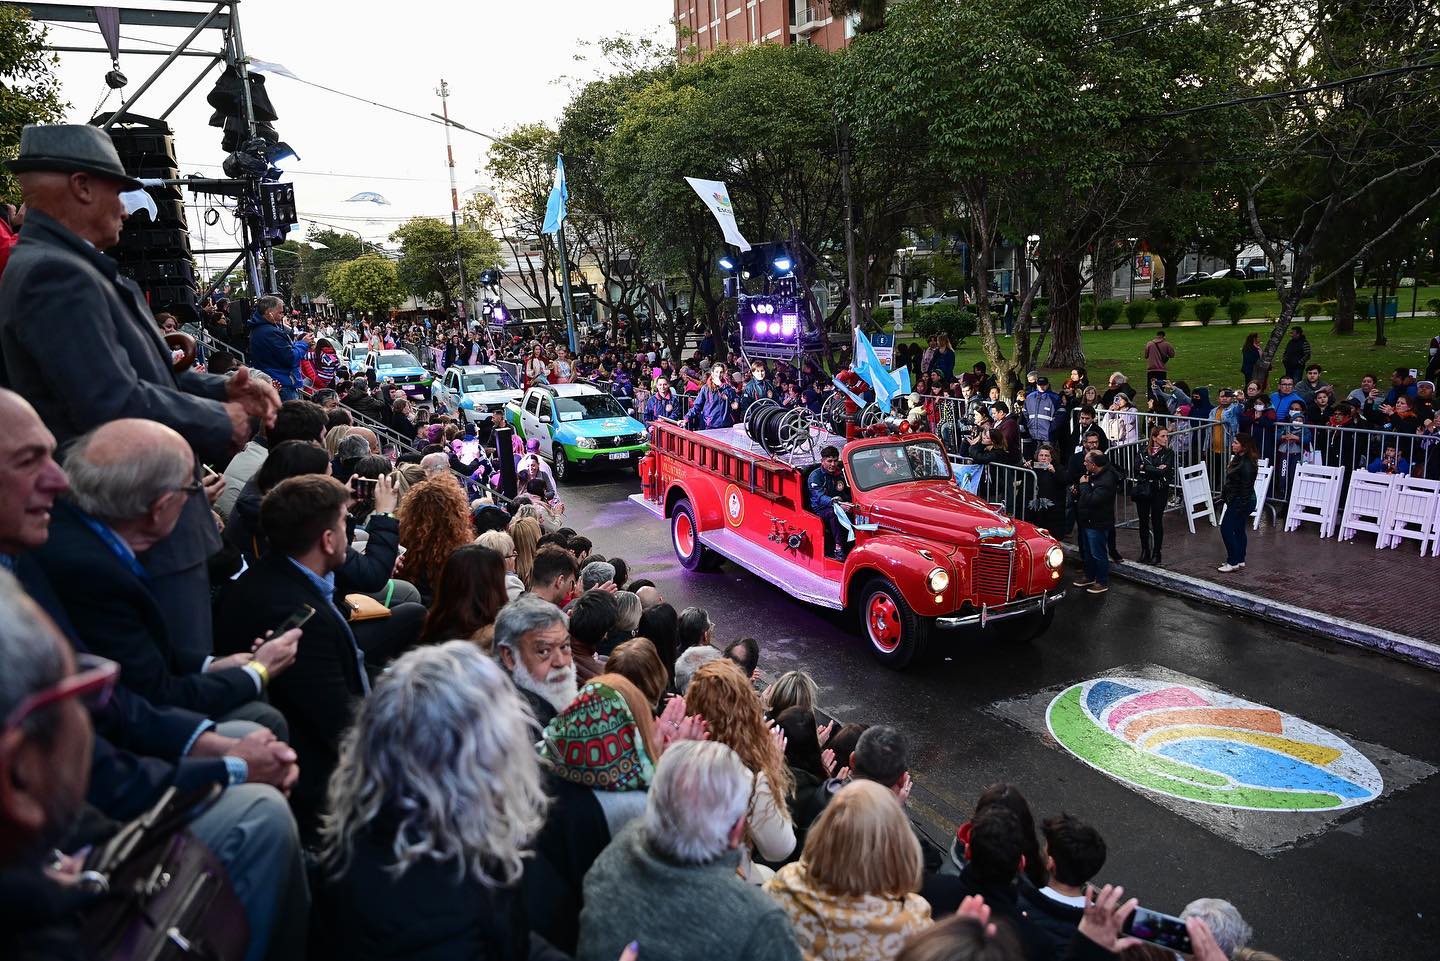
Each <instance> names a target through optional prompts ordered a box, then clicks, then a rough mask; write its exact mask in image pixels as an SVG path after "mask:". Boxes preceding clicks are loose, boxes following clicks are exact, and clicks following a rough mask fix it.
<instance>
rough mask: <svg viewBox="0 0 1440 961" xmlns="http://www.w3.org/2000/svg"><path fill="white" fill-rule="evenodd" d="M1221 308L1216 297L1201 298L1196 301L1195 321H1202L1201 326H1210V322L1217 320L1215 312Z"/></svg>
mask: <svg viewBox="0 0 1440 961" xmlns="http://www.w3.org/2000/svg"><path fill="white" fill-rule="evenodd" d="M1219 306H1220V301H1218V300H1216V299H1215V298H1214V297H1201V298H1200V299H1199V300H1197V301H1195V307H1194V310H1195V319H1196V320H1198V321H1200V324H1201V326H1208V325H1209V324H1210V321H1212V320H1214V319H1215V311H1216V309H1217V308H1219Z"/></svg>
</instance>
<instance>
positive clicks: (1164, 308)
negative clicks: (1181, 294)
mask: <svg viewBox="0 0 1440 961" xmlns="http://www.w3.org/2000/svg"><path fill="white" fill-rule="evenodd" d="M1184 306H1185V305H1184V304H1182V303H1180V301H1178V300H1160V301H1156V303H1155V316H1156V317H1158V318H1160V326H1161V327H1169V326H1170V325H1171V324H1173V323H1175V321H1177V320H1179V319H1180V311H1181V310H1182V309H1183V308H1184Z"/></svg>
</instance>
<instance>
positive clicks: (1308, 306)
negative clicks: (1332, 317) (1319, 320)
mask: <svg viewBox="0 0 1440 961" xmlns="http://www.w3.org/2000/svg"><path fill="white" fill-rule="evenodd" d="M1321 312H1322V311H1321V310H1320V301H1318V300H1307V301H1305V302H1304V303H1303V304H1301V305H1300V309H1299V313H1300V316H1301V317H1304V318H1305V320H1306V321H1307V322H1308V321H1309V320H1310V318H1311V317H1314V316H1315V315H1316V314H1318V313H1321Z"/></svg>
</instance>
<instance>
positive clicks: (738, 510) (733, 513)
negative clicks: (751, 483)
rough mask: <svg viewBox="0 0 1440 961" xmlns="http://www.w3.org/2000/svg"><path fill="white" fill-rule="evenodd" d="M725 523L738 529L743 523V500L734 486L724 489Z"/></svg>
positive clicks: (738, 489)
mask: <svg viewBox="0 0 1440 961" xmlns="http://www.w3.org/2000/svg"><path fill="white" fill-rule="evenodd" d="M725 521H726V523H728V524H729V525H730V526H731V527H739V526H740V525H741V524H742V523H744V521H745V498H744V497H742V496H741V495H740V488H738V487H736V486H735V485H734V484H730V485H729V486H727V487H726V488H725Z"/></svg>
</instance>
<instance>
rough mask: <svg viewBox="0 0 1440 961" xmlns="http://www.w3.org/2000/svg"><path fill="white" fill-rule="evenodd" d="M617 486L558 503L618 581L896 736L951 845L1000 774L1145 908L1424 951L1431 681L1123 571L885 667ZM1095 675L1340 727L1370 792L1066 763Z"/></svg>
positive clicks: (1431, 816)
mask: <svg viewBox="0 0 1440 961" xmlns="http://www.w3.org/2000/svg"><path fill="white" fill-rule="evenodd" d="M636 490H638V485H637V483H636V481H635V480H634V479H633V476H631V475H626V474H619V473H615V474H600V475H594V476H582V477H580V478H578V479H577V480H576V481H575V482H572V483H571V484H568V485H567V486H566V487H565V488H564V489H563V491H562V493H563V496H564V498H565V501H566V507H567V510H566V516H567V519H569V521H570V522H571V523H572V524H573V526H575V527H576V528H577V529H580V530H583V531H584V532H585V533H586V534H587V535H588V536H590V537H591V538H592V539H593V540H594V542H595V549H596V550H597V551H599V552H601V553H603V554H606V555H607V556H619V557H623V558H625V560H626V561H627V562H628V563H629V565H630V571H631V575H630V576H631V577H632V578H641V577H646V578H650V579H651V580H653V581H655V582H656V584H657V585H659V587H660V588H661V590H662V591H663V593H664V594H665V597H666V600H668V601H669V602H670V603H672V604H674V605H675V606H676V608H677V609H683V608H685V607H687V606H690V605H699V606H703V607H705V608H706V609H707V610H708V611H709V612H710V615H711V617H712V618H713V619H714V621H715V622H716V624H717V625H718V634H719V637H720V638H723V639H734V638H739V637H743V636H747V635H748V636H752V637H754V638H756V639H757V640H759V642H760V645H761V657H760V667H761V670H762V671H764V672H765V674H766V675H767V676H768V677H770V678H773V677H775V676H777V675H779V674H780V673H783V672H784V671H787V670H791V669H796V668H799V669H803V670H806V671H808V672H810V674H811V675H812V676H813V677H814V678H815V680H816V682H817V683H818V684H819V686H820V691H821V702H822V706H823V707H824V709H825V710H826V711H827V712H829V713H831V714H833V715H835V716H837V717H839V718H842V719H843V720H846V721H860V722H863V723H870V724H878V723H884V724H891V725H894V726H896V727H897V728H899V729H901V730H902V731H904V732H905V733H906V734H907V735H908V736H909V738H910V741H911V750H912V758H913V761H912V773H913V776H914V778H915V781H916V789H915V792H914V794H913V795H912V798H911V802H910V804H911V810H912V814H913V815H914V817H915V818H916V819H917V821H918V822H919V823H920V825H921V827H922V830H924V831H925V832H926V833H927V834H929V835H930V836H931V837H933V838H935V839H937V840H939V841H942V842H943V843H945V844H947V845H948V837H949V835H950V832H951V831H953V828H954V826H955V825H956V824H958V823H959V822H961V821H963V820H964V819H965V818H966V817H967V816H968V813H969V811H970V809H971V807H972V806H973V803H974V799H975V797H976V796H977V795H978V794H979V793H980V792H981V791H982V790H983V789H984V788H985V786H987V785H989V784H991V783H993V782H995V781H1001V780H1005V781H1010V782H1012V783H1014V784H1015V785H1017V786H1018V787H1019V788H1020V789H1021V790H1022V791H1023V793H1024V794H1025V795H1026V796H1027V797H1028V799H1029V801H1030V804H1031V806H1032V808H1033V809H1034V811H1035V813H1036V818H1037V821H1038V820H1039V819H1040V818H1043V817H1044V816H1046V815H1048V814H1052V813H1056V812H1059V811H1061V810H1065V811H1069V812H1071V813H1072V814H1075V815H1077V816H1079V817H1082V818H1084V819H1086V820H1088V821H1090V822H1091V823H1093V824H1094V825H1095V826H1096V827H1097V828H1098V829H1099V830H1100V832H1101V833H1102V834H1103V836H1104V837H1105V839H1106V841H1107V844H1108V847H1109V859H1108V862H1107V864H1106V866H1105V869H1104V870H1103V872H1102V879H1103V880H1108V881H1114V882H1118V883H1121V884H1124V885H1125V887H1126V889H1127V890H1128V891H1129V892H1130V893H1132V894H1135V895H1137V896H1138V897H1139V898H1140V899H1141V903H1142V904H1145V905H1146V906H1148V907H1151V908H1153V909H1155V910H1159V911H1163V912H1166V913H1170V914H1178V913H1179V911H1180V910H1181V908H1183V906H1184V905H1185V904H1186V903H1188V902H1189V901H1190V900H1192V899H1194V898H1197V897H1223V898H1226V899H1227V900H1230V901H1232V902H1234V903H1235V904H1236V905H1237V906H1238V907H1239V908H1240V910H1241V912H1242V913H1243V914H1244V915H1245V917H1246V919H1247V920H1248V921H1249V922H1250V923H1251V925H1252V926H1253V927H1254V929H1255V939H1254V944H1256V945H1257V946H1261V947H1264V948H1266V949H1267V950H1271V951H1274V952H1276V953H1277V954H1279V955H1280V956H1281V957H1282V958H1285V959H1287V961H1296V959H1316V961H1318V959H1330V958H1335V959H1341V958H1397V959H1399V958H1427V957H1429V958H1433V957H1437V956H1440V949H1437V948H1436V946H1435V945H1436V942H1437V939H1440V881H1437V880H1436V869H1435V865H1436V864H1437V862H1440V833H1437V832H1436V830H1435V829H1434V828H1435V824H1436V818H1435V814H1436V812H1437V811H1440V777H1436V776H1435V773H1436V769H1437V768H1440V675H1436V674H1435V673H1432V672H1430V671H1427V670H1424V669H1420V668H1415V667H1411V666H1409V665H1406V664H1402V663H1400V662H1397V661H1394V660H1391V659H1388V658H1386V657H1383V656H1379V655H1374V654H1369V653H1366V652H1361V651H1358V650H1356V649H1352V648H1348V647H1345V646H1343V645H1339V644H1335V643H1331V642H1329V641H1323V640H1318V639H1313V638H1308V637H1305V636H1302V635H1300V634H1298V633H1295V632H1293V631H1288V630H1284V629H1281V628H1277V627H1275V626H1273V625H1269V624H1266V623H1264V622H1261V621H1256V620H1250V619H1247V618H1243V617H1238V616H1234V615H1229V614H1225V613H1222V612H1220V611H1218V610H1216V609H1212V608H1209V607H1206V606H1203V605H1200V604H1196V603H1192V602H1188V601H1183V600H1180V599H1178V598H1174V597H1172V596H1169V595H1166V594H1163V593H1160V592H1156V591H1151V590H1148V589H1145V588H1141V587H1139V586H1136V585H1133V584H1128V583H1126V582H1124V581H1120V582H1117V583H1116V584H1115V586H1113V587H1112V589H1111V591H1110V593H1109V594H1108V595H1105V596H1103V597H1098V598H1097V597H1092V596H1088V595H1084V594H1081V593H1079V592H1075V591H1072V592H1071V597H1070V599H1069V600H1068V601H1067V602H1066V604H1065V605H1064V606H1063V607H1062V608H1061V609H1060V612H1059V614H1058V616H1057V618H1056V621H1055V624H1054V625H1053V627H1052V628H1051V629H1050V631H1049V632H1048V633H1047V634H1046V635H1045V636H1044V637H1042V638H1040V639H1038V640H1036V641H1034V642H1031V643H1029V644H1025V645H1021V646H1012V647H1003V646H999V645H997V644H994V643H987V642H986V641H985V640H984V639H983V638H982V637H980V636H978V635H975V634H964V635H954V636H952V637H951V638H949V639H948V641H942V643H941V644H940V645H939V646H940V647H941V650H942V652H943V653H942V656H941V657H940V658H935V659H932V660H931V661H930V662H928V663H926V664H925V665H923V666H922V667H919V668H914V669H912V670H910V671H908V672H905V673H897V672H893V671H890V670H888V669H886V668H883V667H881V666H879V665H878V664H877V663H876V662H875V661H874V660H873V659H872V658H871V656H870V654H869V653H868V650H867V645H866V644H865V643H864V642H863V641H862V640H861V638H860V637H859V635H858V633H857V632H856V629H855V627H854V625H853V623H852V621H851V620H850V619H849V618H847V617H845V616H844V615H841V614H839V613H836V612H827V611H822V610H820V609H817V608H811V607H808V606H806V605H803V604H801V603H800V602H798V601H795V600H793V599H791V598H790V597H789V596H788V595H786V594H784V593H782V592H781V591H780V590H779V589H778V588H776V587H774V586H773V585H771V584H768V583H766V582H764V581H762V580H760V579H759V578H757V577H755V576H753V575H751V574H749V573H747V572H745V571H741V570H738V569H736V568H734V567H733V566H732V565H729V564H726V565H725V566H724V567H723V568H722V569H721V570H720V571H719V572H717V573H709V574H705V573H697V574H690V573H687V572H686V571H684V570H683V569H681V568H680V566H679V565H678V564H677V563H676V562H675V558H674V554H673V552H672V550H671V547H670V540H669V528H668V526H667V525H666V524H665V523H663V522H661V521H660V520H658V519H657V518H655V517H654V516H653V515H651V514H649V513H647V512H646V511H645V510H644V509H643V508H640V507H637V506H635V505H633V504H630V503H629V502H627V501H626V500H625V497H626V496H627V495H628V494H630V493H633V492H634V491H636ZM1176 546H1179V545H1176ZM1068 574H1069V572H1068V571H1067V575H1068ZM1431 583H1432V588H1431V589H1433V579H1432V581H1431ZM1416 586H1417V588H1423V582H1422V581H1417V582H1416ZM1097 676H1126V677H1140V678H1143V679H1150V680H1158V681H1164V682H1168V683H1170V684H1195V685H1198V686H1200V687H1202V688H1208V689H1210V690H1213V691H1219V692H1223V693H1228V694H1229V695H1232V696H1234V697H1237V698H1241V699H1244V700H1246V701H1250V702H1254V704H1256V705H1263V706H1268V707H1270V708H1274V709H1276V710H1278V711H1280V712H1284V713H1286V714H1289V715H1294V716H1295V717H1298V718H1300V719H1303V720H1304V721H1308V722H1310V723H1312V724H1314V725H1318V726H1319V727H1321V728H1324V729H1326V730H1328V731H1329V732H1332V733H1334V734H1336V735H1339V736H1340V737H1341V738H1343V739H1345V741H1348V743H1349V744H1350V745H1352V746H1354V747H1355V748H1356V749H1357V750H1358V751H1359V752H1360V753H1361V754H1363V755H1364V757H1365V758H1367V759H1368V760H1369V761H1370V762H1372V763H1373V764H1374V766H1375V769H1376V770H1377V771H1378V772H1379V775H1380V777H1382V778H1383V780H1384V790H1383V792H1382V793H1380V794H1379V796H1378V797H1376V798H1375V799H1374V800H1371V801H1369V802H1368V803H1364V804H1361V805H1360V806H1356V807H1349V808H1347V809H1344V810H1340V811H1334V812H1330V813H1326V814H1317V813H1309V812H1296V811H1282V812H1275V811H1244V810H1234V809H1232V808H1228V807H1217V806H1213V805H1209V804H1201V803H1196V802H1194V801H1190V800H1184V799H1180V798H1176V797H1170V796H1164V795H1161V794H1156V793H1152V792H1150V791H1145V790H1142V789H1140V788H1136V787H1131V786H1129V785H1127V784H1125V783H1122V782H1120V781H1118V780H1115V779H1113V778H1111V777H1110V776H1108V775H1106V774H1104V773H1101V772H1100V771H1099V770H1096V769H1094V768H1092V767H1090V766H1087V765H1086V764H1085V763H1082V762H1081V761H1080V760H1078V759H1077V758H1076V757H1075V756H1074V755H1072V754H1071V753H1069V752H1068V751H1066V750H1065V749H1064V748H1062V747H1061V746H1060V745H1058V744H1057V743H1056V741H1055V739H1054V737H1053V736H1052V735H1050V734H1049V733H1048V731H1047V729H1046V724H1045V711H1046V706H1047V705H1048V704H1049V703H1050V701H1051V699H1052V698H1053V697H1054V696H1055V695H1056V694H1058V693H1059V692H1061V691H1062V690H1064V689H1065V688H1067V687H1069V686H1070V685H1073V684H1076V683H1079V682H1082V681H1085V680H1089V679H1092V678H1095V677H1097ZM1362 763H1363V762H1362Z"/></svg>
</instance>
